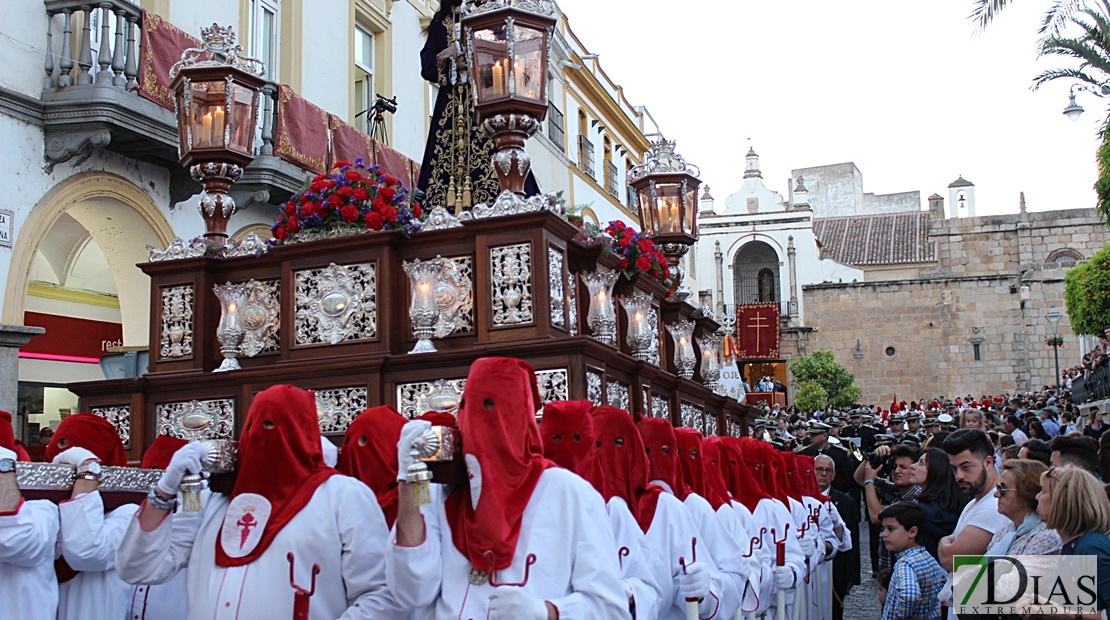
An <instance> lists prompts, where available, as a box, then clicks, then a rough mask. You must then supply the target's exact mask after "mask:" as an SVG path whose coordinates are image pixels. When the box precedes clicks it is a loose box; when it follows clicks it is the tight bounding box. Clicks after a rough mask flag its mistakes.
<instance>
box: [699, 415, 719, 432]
mask: <svg viewBox="0 0 1110 620" xmlns="http://www.w3.org/2000/svg"><path fill="white" fill-rule="evenodd" d="M702 434H703V435H705V436H706V437H716V436H717V416H716V415H715V414H712V413H706V414H705V430H704V431H702Z"/></svg>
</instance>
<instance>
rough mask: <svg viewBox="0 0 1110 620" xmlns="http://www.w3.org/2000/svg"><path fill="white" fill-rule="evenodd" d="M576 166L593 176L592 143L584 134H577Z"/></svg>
mask: <svg viewBox="0 0 1110 620" xmlns="http://www.w3.org/2000/svg"><path fill="white" fill-rule="evenodd" d="M578 167H579V168H581V169H582V172H585V173H586V174H588V175H589V176H590V178H591V179H592V178H595V177H594V143H593V142H590V141H589V140H588V139H587V138H586V136H582V135H580V136H578Z"/></svg>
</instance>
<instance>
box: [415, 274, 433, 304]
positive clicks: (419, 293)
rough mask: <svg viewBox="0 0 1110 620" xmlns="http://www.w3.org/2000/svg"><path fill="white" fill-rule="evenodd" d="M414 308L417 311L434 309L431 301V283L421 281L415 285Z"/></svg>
mask: <svg viewBox="0 0 1110 620" xmlns="http://www.w3.org/2000/svg"><path fill="white" fill-rule="evenodd" d="M416 307H417V308H419V309H431V308H434V307H435V302H434V300H433V299H432V283H431V282H429V281H427V280H421V281H420V282H419V283H418V284H417V285H416Z"/></svg>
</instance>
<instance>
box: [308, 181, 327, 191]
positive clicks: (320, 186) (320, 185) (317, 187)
mask: <svg viewBox="0 0 1110 620" xmlns="http://www.w3.org/2000/svg"><path fill="white" fill-rule="evenodd" d="M308 191H310V192H312V193H314V194H319V193H320V192H322V191H324V181H323V180H320V181H316V182H314V183H313V184H312V185H311V186H309V188H308Z"/></svg>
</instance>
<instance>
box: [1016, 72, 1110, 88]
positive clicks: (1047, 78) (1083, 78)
mask: <svg viewBox="0 0 1110 620" xmlns="http://www.w3.org/2000/svg"><path fill="white" fill-rule="evenodd" d="M1061 78H1068V79H1072V80H1079V81H1080V82H1086V83H1087V84H1090V85H1092V86H1097V85H1098V84H1100V83H1101V82H1099V81H1098V80H1097V79H1095V78H1094V77H1092V76H1091V75H1089V74H1087V73H1084V72H1083V70H1082V69H1046V70H1045V71H1042V72H1040V74H1038V75H1037V77H1035V78H1033V86H1032V89H1033V90H1037V89H1039V88H1040V87H1041V86H1044V85H1045V84H1047V83H1048V82H1051V81H1052V80H1059V79H1061Z"/></svg>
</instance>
